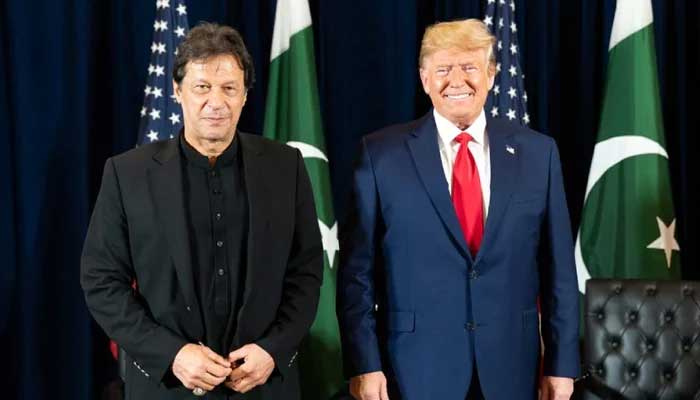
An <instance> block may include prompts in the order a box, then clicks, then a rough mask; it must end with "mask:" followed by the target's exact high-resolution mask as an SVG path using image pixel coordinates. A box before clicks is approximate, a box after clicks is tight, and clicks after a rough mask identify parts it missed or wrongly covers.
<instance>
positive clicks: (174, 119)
mask: <svg viewBox="0 0 700 400" xmlns="http://www.w3.org/2000/svg"><path fill="white" fill-rule="evenodd" d="M168 119H169V120H170V122H171V123H172V124H173V125H175V124H179V123H180V114H175V113H172V114H170V117H168Z"/></svg>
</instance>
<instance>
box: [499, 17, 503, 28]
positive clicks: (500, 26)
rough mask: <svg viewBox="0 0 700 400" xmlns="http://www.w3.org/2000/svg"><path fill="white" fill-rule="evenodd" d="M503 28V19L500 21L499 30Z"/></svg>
mask: <svg viewBox="0 0 700 400" xmlns="http://www.w3.org/2000/svg"><path fill="white" fill-rule="evenodd" d="M501 28H503V18H499V19H498V29H501Z"/></svg>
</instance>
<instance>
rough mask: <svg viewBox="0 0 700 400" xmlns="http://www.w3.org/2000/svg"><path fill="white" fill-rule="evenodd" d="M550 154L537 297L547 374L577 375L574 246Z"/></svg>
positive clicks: (554, 153)
mask: <svg viewBox="0 0 700 400" xmlns="http://www.w3.org/2000/svg"><path fill="white" fill-rule="evenodd" d="M550 143H551V146H550V154H549V188H548V194H547V212H546V215H545V218H544V226H543V228H544V229H543V231H542V240H541V242H540V243H541V247H540V258H541V259H540V277H541V286H540V297H541V302H542V303H541V304H542V338H543V341H544V365H543V367H544V369H543V373H544V375H546V376H560V377H576V376H578V374H579V368H580V361H579V343H578V339H579V296H580V295H579V292H578V284H577V280H576V266H575V263H574V253H573V249H574V245H573V240H572V235H571V223H570V220H569V211H568V209H567V205H566V194H565V192H564V182H563V178H562V172H561V163H560V161H559V152H558V151H557V146H556V144H555V143H554V141H553V140H552V141H551V142H550Z"/></svg>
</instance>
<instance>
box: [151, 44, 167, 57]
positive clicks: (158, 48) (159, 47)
mask: <svg viewBox="0 0 700 400" xmlns="http://www.w3.org/2000/svg"><path fill="white" fill-rule="evenodd" d="M151 52H152V53H155V52H158V54H163V53H165V43H160V42H159V43H155V42H153V44H152V45H151Z"/></svg>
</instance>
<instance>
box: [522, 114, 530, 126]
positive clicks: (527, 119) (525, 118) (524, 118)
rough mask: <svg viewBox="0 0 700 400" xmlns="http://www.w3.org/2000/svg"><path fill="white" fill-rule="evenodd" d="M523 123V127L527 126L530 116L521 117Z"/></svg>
mask: <svg viewBox="0 0 700 400" xmlns="http://www.w3.org/2000/svg"><path fill="white" fill-rule="evenodd" d="M523 122H524V123H525V125H528V124H529V123H530V116H529V115H527V113H525V115H523Z"/></svg>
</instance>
